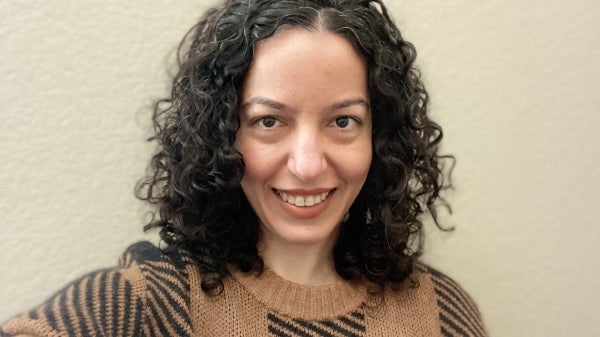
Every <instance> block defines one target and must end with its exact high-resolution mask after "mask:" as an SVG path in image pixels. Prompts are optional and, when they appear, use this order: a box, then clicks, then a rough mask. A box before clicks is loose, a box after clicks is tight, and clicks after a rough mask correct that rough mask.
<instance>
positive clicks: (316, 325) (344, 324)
mask: <svg viewBox="0 0 600 337" xmlns="http://www.w3.org/2000/svg"><path fill="white" fill-rule="evenodd" d="M364 317H365V316H364V313H362V310H359V311H356V312H352V313H350V314H348V315H346V316H344V317H340V318H338V319H333V320H321V321H317V322H309V321H304V320H299V319H291V318H287V317H285V316H281V315H278V314H275V313H269V314H267V321H268V329H267V330H268V332H269V336H277V337H286V336H289V337H357V336H365V333H366V327H365V321H364Z"/></svg>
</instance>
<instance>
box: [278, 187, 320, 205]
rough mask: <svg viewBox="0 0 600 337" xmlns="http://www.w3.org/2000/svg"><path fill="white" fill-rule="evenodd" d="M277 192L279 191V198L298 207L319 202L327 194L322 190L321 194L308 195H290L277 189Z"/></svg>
mask: <svg viewBox="0 0 600 337" xmlns="http://www.w3.org/2000/svg"><path fill="white" fill-rule="evenodd" d="M277 193H279V196H281V199H283V201H285V202H287V203H288V204H292V205H295V206H299V207H308V206H314V205H316V204H320V203H321V202H322V201H323V200H325V198H327V196H328V195H329V192H323V193H321V194H316V195H309V196H301V195H291V194H287V193H284V192H279V191H277Z"/></svg>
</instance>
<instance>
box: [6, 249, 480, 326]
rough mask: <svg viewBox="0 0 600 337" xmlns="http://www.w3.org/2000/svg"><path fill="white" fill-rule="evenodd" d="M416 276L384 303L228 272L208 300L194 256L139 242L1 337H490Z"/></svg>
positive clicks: (428, 279)
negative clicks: (220, 291) (222, 285)
mask: <svg viewBox="0 0 600 337" xmlns="http://www.w3.org/2000/svg"><path fill="white" fill-rule="evenodd" d="M413 277H414V278H415V279H417V280H418V282H419V287H417V288H410V287H405V288H404V289H402V290H398V291H394V290H391V289H387V290H386V291H385V292H384V294H383V295H384V296H381V295H370V294H369V292H368V291H367V284H366V283H364V282H347V281H340V282H338V283H335V284H332V285H328V286H303V285H299V284H295V283H292V282H289V281H287V280H284V279H282V278H281V277H279V276H278V275H276V274H275V273H273V272H272V271H271V270H269V269H266V270H265V272H264V273H263V274H261V275H260V276H257V275H256V273H249V274H245V273H242V272H239V271H235V270H232V277H229V278H227V279H226V280H225V290H224V292H223V294H221V295H219V296H217V297H210V296H207V295H206V294H204V293H203V292H202V291H201V290H200V274H199V272H198V268H197V267H196V266H195V265H194V264H193V262H192V260H191V259H190V258H189V257H186V256H185V255H181V254H169V255H165V254H163V253H161V252H160V250H159V249H158V248H156V247H154V246H153V245H151V244H150V243H148V242H140V243H137V244H134V245H133V246H131V247H130V248H129V249H128V250H127V251H126V252H125V254H123V256H122V257H121V259H120V265H119V267H117V268H113V269H105V270H100V271H97V272H94V273H91V274H89V275H86V276H84V277H82V278H80V279H79V280H76V281H75V282H73V283H71V284H69V285H68V286H67V287H65V288H64V289H63V290H61V291H59V292H58V293H57V294H55V295H54V296H52V297H51V298H50V299H49V300H48V301H47V302H46V303H44V304H43V305H42V306H40V307H38V308H36V309H34V310H32V311H30V312H29V313H26V314H23V315H21V316H18V317H16V318H13V319H12V320H10V321H8V322H6V323H5V324H4V325H2V328H1V329H0V336H13V335H18V334H30V335H34V336H61V337H62V336H250V337H252V336H487V334H486V332H485V329H484V326H483V323H482V320H481V316H480V314H479V311H478V310H477V307H476V305H475V304H474V303H473V302H472V301H471V299H470V297H469V296H468V295H467V294H466V293H465V292H464V291H463V290H462V289H461V288H460V287H459V286H458V285H457V284H456V283H455V282H454V281H452V280H451V279H449V278H448V277H447V276H445V275H443V274H441V273H440V272H438V271H436V270H434V269H432V268H430V267H426V266H423V265H419V266H418V268H417V271H416V272H415V274H414V275H413Z"/></svg>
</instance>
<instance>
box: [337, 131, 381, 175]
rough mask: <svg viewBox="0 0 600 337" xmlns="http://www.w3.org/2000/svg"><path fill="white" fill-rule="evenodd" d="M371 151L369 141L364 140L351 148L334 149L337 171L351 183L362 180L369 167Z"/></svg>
mask: <svg viewBox="0 0 600 337" xmlns="http://www.w3.org/2000/svg"><path fill="white" fill-rule="evenodd" d="M372 156H373V152H372V149H371V142H370V141H365V142H363V143H361V144H359V145H357V146H356V147H354V148H352V149H348V148H346V149H340V150H338V151H336V157H337V159H336V160H335V161H336V163H337V167H338V170H339V172H341V174H342V175H343V176H344V177H345V179H346V180H348V181H349V182H352V183H358V182H360V183H361V184H362V182H364V180H365V179H366V178H367V175H368V173H369V169H370V168H371V161H372Z"/></svg>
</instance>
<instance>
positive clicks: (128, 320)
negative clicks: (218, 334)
mask: <svg viewBox="0 0 600 337" xmlns="http://www.w3.org/2000/svg"><path fill="white" fill-rule="evenodd" d="M186 263H187V258H186V256H185V254H183V253H180V252H175V253H163V252H162V251H161V250H160V249H159V248H157V247H155V246H154V245H152V244H151V243H149V242H138V243H135V244H133V245H131V246H130V247H129V248H128V249H127V250H126V251H125V252H124V253H123V254H122V255H121V257H120V259H119V265H118V266H116V267H114V268H107V269H102V270H98V271H95V272H92V273H89V274H87V275H84V276H82V277H81V278H79V279H77V280H75V281H73V282H71V283H70V284H68V285H67V286H66V287H64V288H63V289H61V290H60V291H58V292H57V293H55V294H54V295H53V296H51V297H50V298H49V299H48V300H47V301H46V302H45V303H44V304H42V305H41V306H39V307H38V308H35V309H33V310H31V311H29V312H28V313H26V314H23V315H21V316H18V317H16V318H14V319H12V320H10V321H8V322H6V323H5V324H4V325H2V327H1V328H0V335H2V336H4V335H3V333H4V334H7V335H18V334H31V335H37V336H45V335H48V334H49V332H52V333H55V334H60V332H76V335H81V336H99V335H105V334H110V335H121V336H138V335H146V334H149V335H155V334H156V335H161V334H163V335H169V334H172V335H178V336H186V335H189V331H190V325H191V324H190V321H189V316H188V312H189V311H188V304H189V300H188V298H189V282H188V281H187V272H186V268H185V265H186Z"/></svg>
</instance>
